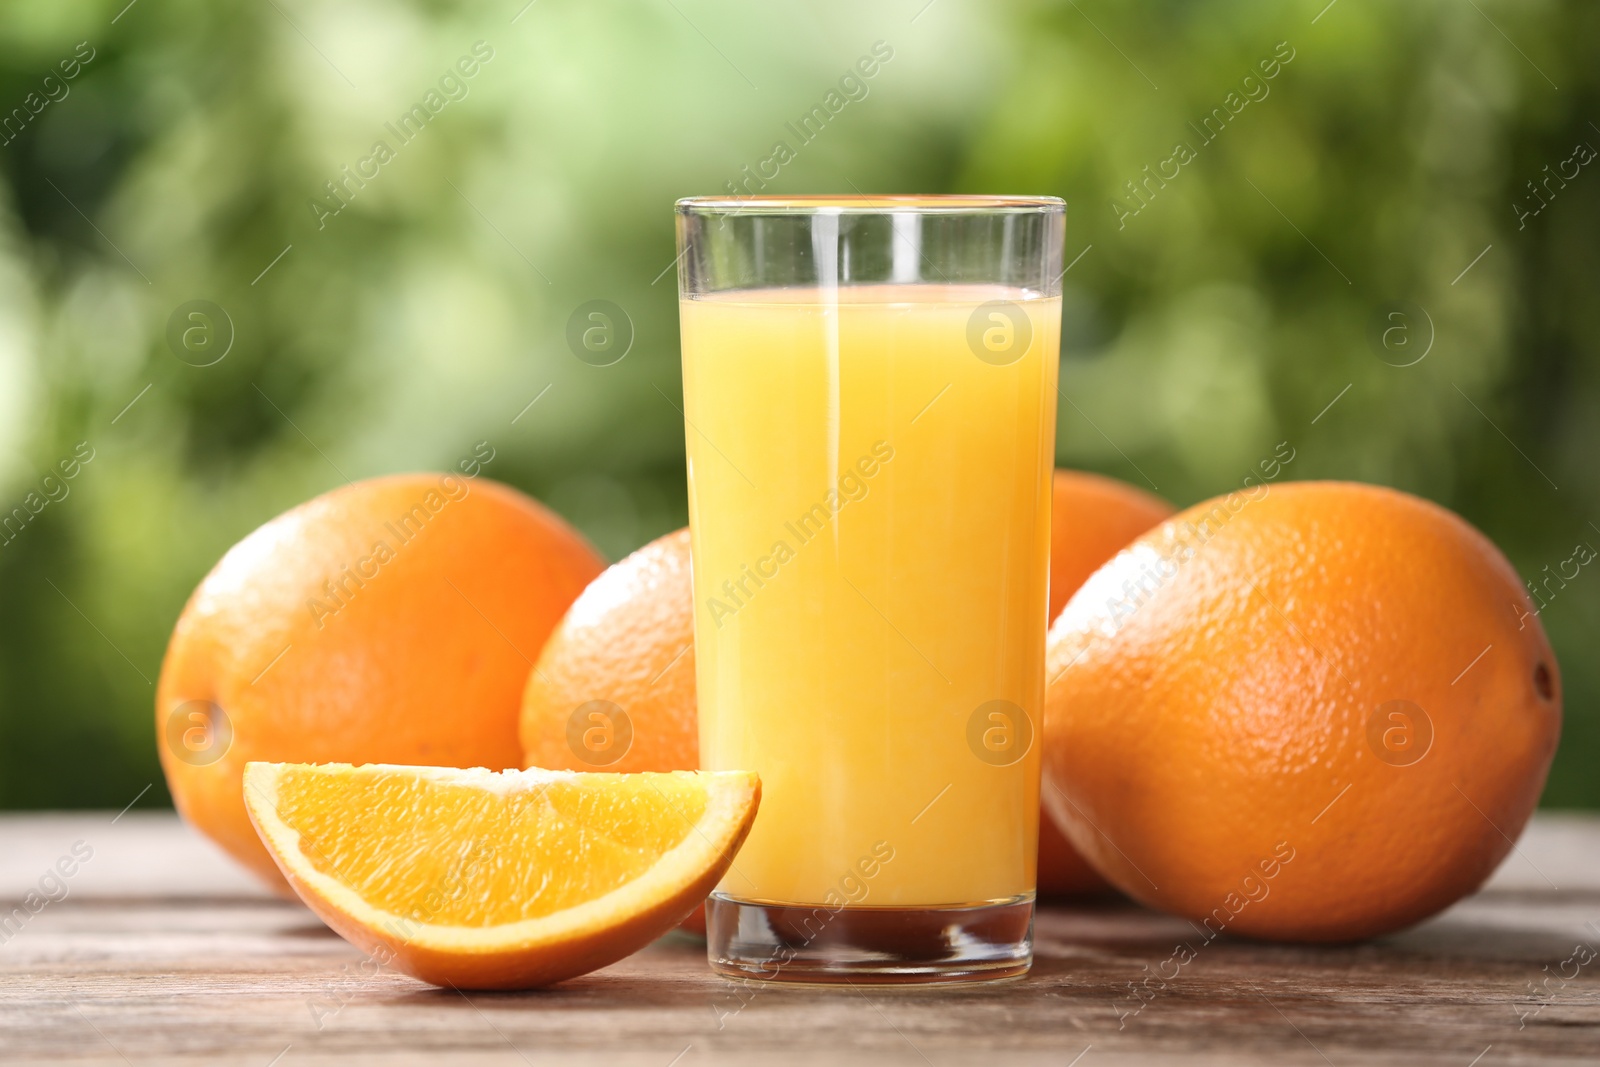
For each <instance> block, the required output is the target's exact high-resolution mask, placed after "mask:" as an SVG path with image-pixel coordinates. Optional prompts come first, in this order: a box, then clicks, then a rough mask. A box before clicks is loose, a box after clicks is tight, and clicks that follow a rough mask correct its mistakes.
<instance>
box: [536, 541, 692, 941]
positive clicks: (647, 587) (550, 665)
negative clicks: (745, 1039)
mask: <svg viewBox="0 0 1600 1067" xmlns="http://www.w3.org/2000/svg"><path fill="white" fill-rule="evenodd" d="M689 568H690V563H689V531H688V529H687V528H685V529H682V530H676V531H674V532H672V533H669V534H666V535H665V536H663V537H658V538H657V539H656V540H654V541H652V542H650V543H649V544H648V545H645V546H644V547H643V548H641V549H639V550H638V551H637V552H634V553H633V554H632V555H630V556H628V557H627V558H626V559H623V560H621V561H619V562H618V563H616V564H614V565H612V566H611V567H609V568H608V569H607V570H606V572H605V573H604V574H602V575H601V576H600V577H599V578H597V579H596V580H595V581H594V582H593V584H591V585H590V586H589V588H588V589H586V590H584V592H583V593H582V595H580V596H579V597H578V599H577V601H576V602H575V603H574V604H573V605H572V608H571V609H570V610H569V611H568V612H567V615H566V617H565V618H564V619H562V620H561V624H560V625H559V626H557V627H556V630H555V632H554V633H553V634H551V635H550V640H549V641H548V642H546V644H545V646H544V652H543V653H542V654H541V655H540V656H539V662H538V667H537V669H535V670H533V671H531V672H529V674H528V687H527V690H526V692H525V693H524V694H523V701H522V746H523V748H522V761H523V762H522V766H524V767H544V768H546V769H548V770H559V771H617V772H630V771H693V770H698V769H699V767H700V734H699V720H698V704H697V702H696V699H695V678H694V590H693V588H692V586H691V584H690V570H689ZM591 700H607V701H610V702H611V703H613V704H616V705H617V706H618V707H620V708H622V709H623V710H624V711H626V712H627V715H628V718H629V720H630V722H631V724H632V727H633V740H632V743H631V744H630V745H629V747H628V749H627V751H626V752H624V753H623V754H622V755H621V756H620V757H619V758H617V759H616V760H614V761H613V762H610V763H604V764H601V763H597V762H593V761H594V760H595V759H596V758H597V757H595V756H594V755H593V754H591V753H590V752H588V750H586V749H584V748H583V747H582V745H581V744H580V745H579V747H578V748H576V749H575V748H573V747H572V745H570V744H569V743H568V733H567V727H568V719H569V718H570V717H571V716H572V714H573V712H574V709H576V708H578V707H581V706H582V705H584V704H586V703H588V702H589V701H591ZM609 755H610V753H606V754H605V756H609ZM598 758H605V757H598ZM683 925H684V927H685V928H686V929H688V930H690V931H692V932H694V933H697V934H701V935H704V934H705V930H706V927H705V910H704V908H697V909H696V910H695V912H694V914H692V915H691V916H689V918H688V919H686V920H685V921H684V923H683Z"/></svg>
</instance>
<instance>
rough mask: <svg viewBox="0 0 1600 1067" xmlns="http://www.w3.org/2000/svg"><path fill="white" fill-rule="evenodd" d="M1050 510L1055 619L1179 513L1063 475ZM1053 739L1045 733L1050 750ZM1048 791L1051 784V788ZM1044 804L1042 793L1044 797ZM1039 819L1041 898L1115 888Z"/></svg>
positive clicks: (1113, 483) (1121, 486) (1090, 479)
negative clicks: (1135, 544)
mask: <svg viewBox="0 0 1600 1067" xmlns="http://www.w3.org/2000/svg"><path fill="white" fill-rule="evenodd" d="M1052 490H1053V495H1052V498H1051V508H1050V523H1051V526H1050V619H1051V620H1052V621H1053V620H1054V619H1055V617H1056V616H1057V615H1059V614H1060V613H1061V609H1062V608H1063V607H1064V606H1065V605H1066V603H1067V599H1068V598H1069V597H1071V596H1072V594H1073V593H1075V592H1077V590H1078V587H1079V586H1081V585H1082V584H1083V583H1084V581H1085V580H1086V579H1087V578H1088V577H1089V575H1091V574H1093V573H1094V572H1095V571H1097V570H1099V569H1100V565H1101V564H1103V563H1105V562H1106V561H1107V560H1109V559H1110V558H1111V557H1112V556H1115V555H1116V554H1117V552H1118V550H1119V549H1121V548H1122V547H1123V546H1124V545H1126V544H1127V543H1128V542H1129V541H1132V540H1133V539H1134V538H1135V537H1138V536H1139V535H1140V534H1142V533H1144V532H1145V531H1146V530H1149V529H1151V528H1152V527H1154V526H1156V525H1158V524H1159V523H1161V522H1162V521H1163V520H1164V519H1166V518H1168V517H1169V516H1170V515H1171V514H1172V513H1173V511H1175V510H1176V509H1175V508H1173V506H1172V505H1171V504H1168V503H1167V502H1166V501H1165V500H1162V499H1161V498H1160V497H1157V496H1152V495H1151V494H1149V493H1147V492H1145V491H1144V490H1143V489H1137V488H1135V487H1134V486H1131V485H1129V484H1127V483H1126V482H1120V481H1117V480H1116V479H1115V478H1106V477H1104V476H1102V475H1099V474H1088V473H1085V472H1082V471H1071V470H1057V471H1056V473H1055V482H1054V485H1053V486H1052ZM1052 743H1053V739H1052V737H1051V735H1050V734H1049V732H1048V730H1047V731H1046V732H1045V734H1044V741H1043V744H1044V746H1045V749H1044V750H1045V751H1046V752H1048V751H1049V750H1050V746H1051V745H1052ZM1046 788H1048V785H1046ZM1041 799H1042V794H1041ZM1042 806H1043V807H1044V810H1043V811H1041V812H1040V818H1039V893H1040V895H1042V896H1051V895H1065V896H1078V895H1088V894H1095V893H1103V892H1106V891H1107V890H1109V889H1110V885H1109V884H1108V883H1107V882H1106V880H1105V879H1104V878H1102V877H1101V876H1100V875H1099V873H1098V872H1096V871H1095V869H1094V868H1093V867H1091V866H1089V863H1088V861H1087V860H1085V859H1084V858H1083V856H1082V855H1080V854H1079V853H1078V851H1077V850H1076V849H1074V848H1073V847H1072V845H1071V843H1070V842H1068V841H1067V839H1066V837H1065V836H1064V835H1063V834H1062V832H1061V831H1060V829H1058V828H1057V827H1056V825H1055V822H1054V821H1053V820H1052V819H1051V818H1050V813H1049V808H1048V806H1045V805H1042Z"/></svg>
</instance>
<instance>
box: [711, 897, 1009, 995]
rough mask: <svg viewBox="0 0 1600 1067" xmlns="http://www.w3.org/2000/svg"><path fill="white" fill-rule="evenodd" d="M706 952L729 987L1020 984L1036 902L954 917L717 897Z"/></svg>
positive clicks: (968, 910) (943, 911)
mask: <svg viewBox="0 0 1600 1067" xmlns="http://www.w3.org/2000/svg"><path fill="white" fill-rule="evenodd" d="M706 953H707V956H708V957H709V958H710V960H711V969H712V970H714V971H716V972H717V973H718V974H720V975H722V976H723V977H725V978H745V979H757V980H760V981H768V982H800V983H810V984H823V985H835V984H844V983H852V982H854V983H861V984H874V985H915V984H923V983H930V982H983V981H992V980H995V979H1000V978H1016V977H1020V976H1022V975H1024V974H1027V973H1028V968H1029V966H1031V965H1032V963H1033V894H1032V893H1029V894H1027V895H1026V896H1021V897H1017V898H1015V899H1014V900H1007V901H1003V902H1001V903H998V904H981V905H977V906H974V907H951V908H931V907H930V908H841V909H839V910H837V911H834V910H831V909H829V908H827V907H825V906H822V905H815V906H788V905H780V904H756V903H750V902H746V901H742V900H736V899H734V898H732V897H729V896H725V895H723V894H721V893H713V894H712V895H711V897H710V899H709V900H707V901H706Z"/></svg>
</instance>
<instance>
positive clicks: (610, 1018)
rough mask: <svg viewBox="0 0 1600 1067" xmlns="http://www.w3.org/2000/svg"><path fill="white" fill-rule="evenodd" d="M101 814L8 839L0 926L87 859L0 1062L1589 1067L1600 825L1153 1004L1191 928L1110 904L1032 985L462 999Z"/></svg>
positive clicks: (33, 967) (1598, 930)
mask: <svg viewBox="0 0 1600 1067" xmlns="http://www.w3.org/2000/svg"><path fill="white" fill-rule="evenodd" d="M113 816H114V813H110V812H107V813H104V814H74V815H32V816H9V817H0V901H6V902H8V903H7V904H6V905H5V907H6V908H10V907H11V904H12V903H20V902H21V901H22V900H23V899H24V895H25V894H26V893H27V892H29V890H30V889H32V890H35V891H37V890H38V889H39V886H40V880H41V878H42V877H44V876H45V875H46V872H48V871H51V870H54V869H56V867H57V864H58V862H59V861H60V860H61V859H62V857H69V858H73V847H74V845H75V844H77V843H79V842H81V844H77V848H78V853H79V855H80V856H81V854H82V853H83V852H84V851H85V850H86V849H92V855H91V856H89V858H88V859H86V860H83V861H82V862H78V859H77V858H73V860H72V862H69V863H66V864H64V865H63V866H64V867H69V868H72V869H73V874H72V876H71V877H70V878H61V879H60V883H59V884H58V883H57V882H55V881H53V880H49V879H47V880H46V885H45V888H46V889H49V890H50V892H51V893H52V894H53V895H55V896H57V897H62V892H63V889H64V891H65V894H66V895H65V896H64V897H62V899H59V900H55V901H52V902H50V903H48V904H46V905H45V906H44V907H43V908H42V909H41V910H39V911H38V912H37V914H32V915H30V916H28V918H27V919H26V920H25V921H24V922H22V923H20V924H17V923H16V921H15V920H13V925H15V926H18V928H17V929H16V931H15V932H14V933H11V932H9V931H8V930H7V929H6V928H4V927H0V938H6V940H4V943H3V944H0V1061H3V1062H4V1063H6V1064H34V1063H38V1064H45V1063H49V1064H57V1063H63V1062H70V1063H94V1064H111V1065H121V1064H144V1063H183V1064H208V1065H209V1064H225V1065H235V1064H237V1065H241V1067H268V1065H269V1064H272V1065H274V1067H278V1065H281V1067H297V1065H309V1064H321V1063H334V1062H340V1063H350V1062H361V1063H384V1064H395V1065H402V1064H426V1065H429V1067H438V1065H441V1064H445V1063H449V1064H505V1065H512V1067H515V1065H521V1064H529V1065H539V1067H543V1065H545V1064H577V1063H583V1064H589V1063H594V1064H607V1065H611V1064H617V1065H632V1064H640V1065H645V1067H669V1065H671V1067H696V1065H699V1064H707V1063H740V1064H745V1063H799V1064H828V1065H835V1064H841V1063H858V1062H860V1063H866V1062H871V1063H874V1064H908V1065H917V1067H925V1065H933V1067H944V1065H946V1064H956V1063H984V1064H992V1063H995V1062H997V1061H999V1060H1001V1059H1003V1060H1004V1061H1006V1062H1017V1063H1038V1064H1051V1065H1054V1067H1068V1065H1071V1064H1077V1065H1079V1067H1100V1065H1102V1064H1111V1063H1158V1062H1160V1063H1164V1062H1174V1063H1179V1062H1181V1063H1185V1064H1197V1065H1198V1064H1212V1063H1216V1064H1238V1063H1274V1064H1298V1063H1304V1064H1317V1065H1324V1064H1327V1065H1335V1064H1336V1065H1341V1067H1342V1065H1344V1064H1358V1063H1359V1064H1386V1063H1398V1064H1406V1065H1408V1067H1416V1065H1420V1064H1448V1065H1451V1067H1474V1065H1476V1067H1493V1065H1496V1064H1503V1063H1512V1062H1518V1063H1527V1062H1535V1061H1538V1062H1572V1063H1580V1062H1581V1063H1600V959H1596V960H1594V961H1593V962H1590V963H1588V964H1587V965H1586V966H1583V967H1581V968H1580V967H1578V966H1577V965H1576V963H1573V962H1567V963H1566V964H1565V966H1563V963H1564V961H1570V960H1572V959H1573V953H1574V948H1575V947H1577V946H1579V945H1584V946H1592V948H1593V949H1594V950H1596V951H1600V818H1594V817H1580V816H1570V815H1569V816H1561V815H1545V816H1541V817H1540V818H1539V819H1538V820H1536V822H1535V823H1534V825H1533V826H1532V828H1531V829H1530V830H1529V832H1528V834H1527V835H1526V836H1525V837H1524V838H1523V840H1522V842H1521V843H1520V845H1519V847H1518V850H1517V852H1516V853H1514V854H1513V856H1512V857H1511V859H1510V860H1508V861H1507V863H1506V865H1505V866H1504V867H1503V868H1502V869H1501V870H1500V872H1499V873H1498V874H1497V875H1496V876H1495V877H1494V879H1493V880H1492V881H1491V882H1490V883H1489V885H1488V887H1487V888H1486V889H1485V890H1484V891H1483V892H1481V893H1479V894H1478V895H1477V896H1475V897H1472V898H1471V899H1469V900H1466V901H1464V902H1462V903H1461V904H1459V905H1457V906H1456V907H1454V908H1452V909H1451V910H1450V911H1448V912H1446V913H1445V914H1444V915H1442V916H1440V917H1438V918H1436V919H1434V920H1432V921H1430V922H1427V923H1424V924H1423V925H1421V926H1419V927H1417V928H1415V929H1413V930H1410V931H1408V932H1406V933H1403V934H1400V935H1397V936H1394V937H1389V938H1385V939H1383V940H1381V941H1377V942H1373V943H1370V944H1363V945H1355V946H1350V947H1340V948H1309V947H1299V946H1287V945H1267V944H1254V943H1250V942H1246V941H1236V940H1229V939H1226V938H1224V939H1222V940H1219V941H1217V942H1214V943H1212V944H1210V945H1207V946H1205V947H1203V948H1202V949H1201V950H1200V954H1199V956H1198V957H1197V958H1196V959H1195V960H1194V961H1193V962H1192V963H1190V964H1189V965H1188V966H1186V967H1185V968H1184V969H1183V971H1182V974H1181V976H1180V977H1178V978H1177V979H1175V980H1173V981H1172V982H1170V983H1168V984H1167V986H1166V988H1165V989H1164V990H1162V991H1161V992H1159V993H1158V994H1155V995H1154V996H1153V999H1150V1000H1148V1002H1145V1001H1141V1000H1139V999H1138V998H1136V997H1134V996H1133V994H1132V993H1131V992H1130V988H1129V983H1130V982H1133V981H1136V980H1139V979H1142V978H1143V977H1144V976H1145V975H1146V974H1147V973H1148V972H1147V971H1146V969H1145V968H1146V966H1149V967H1152V968H1153V967H1156V966H1157V965H1158V964H1160V962H1161V961H1163V960H1165V959H1167V957H1168V956H1169V955H1170V954H1171V953H1172V950H1173V947H1174V945H1175V944H1176V943H1177V941H1178V940H1180V939H1182V938H1184V937H1186V936H1192V931H1191V930H1190V929H1189V928H1188V927H1187V925H1186V924H1184V923H1182V922H1181V921H1178V920H1174V919H1171V918H1167V917H1164V916H1161V915H1157V914H1153V913H1151V912H1147V911H1144V910H1142V909H1139V908H1137V907H1134V906H1132V905H1128V904H1116V903H1113V904H1109V905H1105V906H1100V907H1094V908H1071V907H1059V906H1052V907H1047V908H1045V909H1043V910H1042V911H1041V914H1040V916H1039V920H1038V928H1037V929H1038V958H1037V962H1036V964H1035V966H1034V970H1033V974H1032V975H1031V976H1030V977H1028V978H1027V979H1025V980H1022V981H1018V982H1012V983H1003V984H1000V985H996V986H992V987H988V988H968V989H947V990H920V991H910V992H904V991H899V992H897V991H884V990H881V989H871V988H865V989H854V990H852V989H843V990H838V991H831V990H813V989H793V988H763V989H760V990H759V991H757V992H755V993H754V994H750V993H746V994H744V995H743V996H742V997H741V996H740V995H739V993H738V990H737V988H736V987H735V986H733V985H730V984H728V983H725V982H723V981H722V980H721V979H718V978H716V977H714V976H713V975H712V974H711V973H710V971H709V970H707V968H706V965H705V958H704V949H703V948H702V947H701V946H700V945H698V944H695V943H693V942H692V941H690V940H688V939H686V938H681V937H680V936H679V935H674V936H672V937H669V938H667V939H665V940H663V941H660V942H658V943H656V944H655V945H653V946H651V947H650V948H648V949H646V950H645V951H643V952H641V953H639V954H638V955H636V956H634V957H633V958H631V959H629V960H626V961H624V962H622V963H619V964H617V965H616V966H613V967H610V968H607V969H606V970H603V971H600V972H598V973H596V974H593V975H590V976H588V977H586V978H582V979H578V980H576V981H573V982H569V983H567V984H566V985H563V986H561V987H559V988H557V989H554V990H550V991H546V992H538V993H519V994H484V993H475V994H472V995H471V996H470V997H466V996H462V995H459V994H457V993H454V992H442V991H439V990H436V989H432V988H429V987H427V986H425V985H423V984H421V983H419V982H416V981H413V980H412V979H410V978H407V977H405V976H403V975H398V974H394V973H390V972H381V971H380V972H377V973H372V972H373V970H374V968H373V967H372V966H371V964H370V963H368V964H365V965H364V961H363V957H362V956H361V954H360V953H359V952H357V951H356V950H355V949H354V948H352V947H351V946H350V945H348V944H347V943H345V942H344V941H342V940H340V939H339V938H338V937H336V936H334V935H333V934H331V933H329V932H328V931H327V929H325V928H324V927H323V926H322V924H321V923H320V922H318V921H317V920H316V919H315V918H313V917H312V915H311V914H310V912H308V911H306V910H305V909H304V908H302V907H300V906H299V905H298V904H296V903H290V902H287V901H282V900H278V899H275V898H273V897H272V896H270V895H268V894H267V893H265V892H264V891H262V890H261V889H259V888H258V887H257V886H256V885H254V884H253V883H252V882H251V881H250V880H249V879H248V877H247V876H245V875H243V874H242V873H240V872H239V871H238V870H237V869H235V868H234V867H232V866H231V865H230V864H229V863H228V861H226V860H225V859H223V858H222V857H221V856H220V855H219V854H218V853H217V852H216V851H215V850H213V849H212V848H211V847H210V846H209V845H208V844H207V843H206V842H204V841H202V840H200V839H199V838H198V837H196V836H195V835H194V834H192V833H191V832H190V831H188V830H187V829H186V828H184V827H183V826H182V825H180V824H179V823H178V822H177V820H176V819H175V818H174V817H172V816H170V815H162V814H147V813H140V812H130V813H128V814H126V815H123V816H121V817H118V818H115V819H114V818H113ZM36 903H37V902H36ZM25 910H26V909H25ZM4 917H5V916H4V915H3V914H0V919H3V918H4ZM1581 957H1582V954H1581V953H1580V958H1581ZM1563 972H1565V976H1563ZM1540 983H1544V985H1542V986H1541V985H1540ZM1535 989H1542V990H1543V992H1541V993H1540V994H1539V995H1537V996H1536V995H1535V993H1534V990H1535ZM1141 1005H1142V1006H1141Z"/></svg>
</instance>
